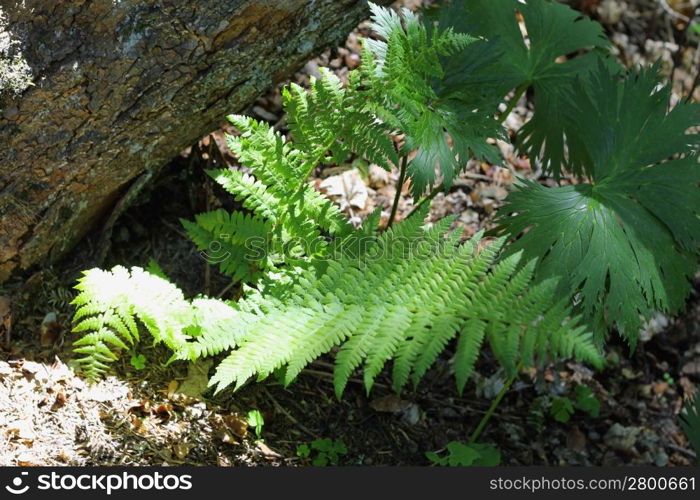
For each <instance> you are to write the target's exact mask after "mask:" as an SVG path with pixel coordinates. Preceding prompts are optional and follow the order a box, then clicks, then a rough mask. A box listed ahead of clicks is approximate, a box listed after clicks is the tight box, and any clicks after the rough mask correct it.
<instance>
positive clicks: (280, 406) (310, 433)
mask: <svg viewBox="0 0 700 500" xmlns="http://www.w3.org/2000/svg"><path fill="white" fill-rule="evenodd" d="M262 390H263V392H264V393H265V395H266V396H267V397H268V398H269V399H270V401H272V404H273V406H274V407H275V409H276V410H277V411H279V412H280V413H282V414H283V415H284V416H285V417H287V418H288V419H289V420H290V421H291V422H292V423H293V424H294V425H296V426H297V427H299V429H301V430H302V431H304V432H305V433H307V434H308V435H309V436H311V437H313V438H315V439H318V438H319V436H318V434H316V433H315V432H313V431H311V430H309V428H307V427H306V426H304V425H303V424H302V423H301V422H299V421H298V420H297V419H296V418H294V416H292V414H291V413H289V412H288V411H287V410H285V409H284V407H283V406H282V405H281V404H279V403H278V402H277V400H276V399H275V397H274V396H273V395H272V394H271V393H270V391H268V390H267V387H264V386H263V388H262Z"/></svg>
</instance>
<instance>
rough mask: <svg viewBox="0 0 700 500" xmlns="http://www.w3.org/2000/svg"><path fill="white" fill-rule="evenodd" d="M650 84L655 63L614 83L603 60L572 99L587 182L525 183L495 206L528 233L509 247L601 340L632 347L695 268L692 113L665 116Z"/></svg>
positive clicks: (699, 119)
mask: <svg viewBox="0 0 700 500" xmlns="http://www.w3.org/2000/svg"><path fill="white" fill-rule="evenodd" d="M657 85H658V81H657V78H656V71H655V68H651V69H648V70H643V71H639V72H635V73H633V74H631V75H630V76H629V77H627V78H626V79H625V80H624V81H620V80H619V79H618V78H617V77H615V76H614V75H612V74H610V72H609V71H608V70H607V69H606V68H605V67H603V66H602V65H601V66H600V67H599V68H598V69H597V70H596V71H595V72H594V73H592V75H591V77H590V80H589V81H588V82H587V83H586V82H584V83H583V84H582V85H581V86H579V92H578V93H577V97H576V102H575V103H574V104H575V106H576V109H577V110H578V111H577V114H576V121H577V122H578V123H579V130H578V135H579V137H580V140H581V146H582V147H583V148H585V152H586V161H585V162H584V171H585V173H586V174H588V176H589V178H590V179H591V180H592V183H591V184H579V185H576V186H564V187H558V188H545V187H542V186H540V185H539V184H536V183H533V182H523V183H522V184H521V185H520V187H519V188H518V189H517V190H516V191H515V192H514V193H513V194H512V195H511V196H510V197H509V198H508V199H507V205H506V206H505V207H504V208H503V209H502V210H501V217H500V222H501V224H502V226H503V227H504V228H505V230H506V232H507V233H508V234H509V235H510V236H512V237H516V236H517V235H519V234H520V233H522V232H523V231H526V230H527V231H526V232H525V234H524V235H523V236H522V237H521V238H520V239H519V240H517V241H516V242H515V243H514V244H513V245H512V246H511V247H510V248H509V251H510V252H516V251H518V250H520V249H522V250H524V252H525V255H526V256H528V257H539V258H540V259H541V260H540V264H539V266H538V275H539V276H540V277H541V278H550V277H554V276H560V277H561V278H562V281H561V282H560V283H561V287H562V289H561V291H562V292H576V293H577V298H578V300H580V307H581V309H582V310H583V312H584V313H585V315H586V316H587V317H589V318H590V319H592V320H594V321H595V324H596V326H597V331H598V333H599V340H602V333H603V332H604V331H605V327H606V326H607V327H611V326H613V325H614V326H617V328H618V330H619V331H620V332H621V333H622V334H623V335H624V336H625V337H626V338H627V339H628V340H629V342H630V344H631V345H634V343H635V341H636V339H637V334H638V330H639V328H640V325H641V322H640V321H641V320H640V316H643V317H649V315H650V314H651V313H652V312H654V311H657V310H660V311H665V312H669V313H674V312H677V311H679V310H680V309H681V308H682V306H683V303H684V299H685V297H686V295H687V293H688V291H689V278H690V277H692V275H693V274H694V272H695V269H696V266H697V253H698V244H699V243H700V219H699V218H698V217H699V215H700V193H698V183H699V182H700V166H699V165H698V160H697V156H696V155H695V154H694V153H695V149H696V148H697V144H698V135H697V134H687V133H686V131H687V130H688V129H689V128H690V127H692V126H694V125H698V124H699V123H700V112H699V111H700V110H699V107H698V106H697V105H691V104H686V103H682V104H679V105H677V106H676V107H675V108H674V109H673V110H672V111H671V112H668V113H667V111H666V107H667V103H668V100H669V97H670V95H669V91H668V89H662V90H656V88H657ZM592 89H595V90H592ZM672 155H675V156H676V158H675V159H673V160H670V161H665V162H664V160H666V159H667V158H669V157H671V156H672ZM679 155H680V156H679ZM511 214H515V215H514V216H512V217H511V216H509V215H511Z"/></svg>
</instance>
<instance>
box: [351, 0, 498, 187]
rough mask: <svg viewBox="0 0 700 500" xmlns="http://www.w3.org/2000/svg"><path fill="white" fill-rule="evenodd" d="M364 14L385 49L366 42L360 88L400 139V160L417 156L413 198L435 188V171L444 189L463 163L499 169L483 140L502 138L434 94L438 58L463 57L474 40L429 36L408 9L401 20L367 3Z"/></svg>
mask: <svg viewBox="0 0 700 500" xmlns="http://www.w3.org/2000/svg"><path fill="white" fill-rule="evenodd" d="M370 8H371V10H372V20H373V21H374V24H373V29H374V30H375V31H376V32H377V33H378V34H379V35H380V36H381V37H382V38H384V41H382V40H374V39H368V40H366V41H365V48H366V50H365V51H364V53H363V64H362V66H363V67H362V71H361V72H360V73H358V75H360V76H361V77H363V78H362V81H363V83H364V84H365V85H367V86H369V87H370V88H373V89H380V95H379V96H378V97H377V98H376V100H377V101H378V102H377V104H374V108H375V112H376V113H377V115H378V117H379V118H380V119H382V120H383V121H385V122H386V123H388V124H389V125H390V126H392V127H393V128H395V129H397V130H398V131H400V132H402V133H404V134H405V144H404V148H403V149H404V150H403V153H404V154H408V153H409V152H411V151H413V150H416V154H415V156H414V157H413V159H412V160H411V162H410V164H409V167H408V174H409V176H410V177H411V180H412V188H411V189H412V193H413V196H414V197H419V196H420V195H421V194H422V193H423V192H424V191H425V190H426V188H428V187H430V186H432V185H433V184H434V183H435V181H436V178H435V168H436V166H439V169H440V172H441V174H442V177H443V183H444V184H445V186H448V187H449V186H450V185H451V183H452V180H453V179H454V177H455V176H456V175H457V173H458V172H459V171H460V170H461V169H462V168H463V167H464V166H465V165H466V161H467V159H468V158H469V157H471V156H476V157H479V158H483V159H488V160H490V161H493V162H498V156H497V154H496V149H495V148H494V147H493V146H492V145H490V144H488V143H487V139H488V138H492V137H501V136H502V135H503V132H502V130H501V129H500V126H499V125H498V123H497V122H496V121H495V120H493V118H492V117H490V116H489V115H488V112H485V109H484V107H482V106H481V103H475V102H474V101H473V100H470V101H464V100H461V99H456V98H455V96H454V95H452V94H449V93H441V94H439V93H438V92H436V90H435V88H436V87H439V86H440V85H441V83H442V81H443V80H444V78H445V72H444V69H443V65H442V58H444V57H446V56H451V55H454V54H457V53H459V52H460V51H463V50H464V49H465V48H467V47H468V46H469V45H471V44H472V43H474V42H475V41H476V38H474V37H472V36H470V35H468V34H465V33H457V32H455V31H454V30H453V29H452V28H447V29H428V28H427V27H426V26H425V25H423V24H422V23H421V22H420V20H419V19H418V17H417V16H415V15H414V14H413V13H412V12H411V11H409V10H408V9H404V10H403V13H402V14H403V15H402V16H401V17H400V16H399V15H398V14H396V13H395V12H393V11H391V10H388V9H383V8H381V7H379V6H377V5H374V4H371V3H370ZM402 18H403V19H402ZM486 111H488V110H486ZM448 136H449V138H450V139H451V141H452V143H453V146H452V147H450V142H449V139H448Z"/></svg>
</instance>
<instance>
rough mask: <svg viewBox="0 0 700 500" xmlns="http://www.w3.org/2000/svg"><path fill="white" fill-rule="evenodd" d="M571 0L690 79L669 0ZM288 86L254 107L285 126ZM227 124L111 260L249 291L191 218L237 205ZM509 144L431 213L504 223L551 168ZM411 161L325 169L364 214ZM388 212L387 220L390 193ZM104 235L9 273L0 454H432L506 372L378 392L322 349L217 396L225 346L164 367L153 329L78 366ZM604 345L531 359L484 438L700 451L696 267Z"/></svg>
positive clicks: (323, 180) (362, 31) (480, 410)
mask: <svg viewBox="0 0 700 500" xmlns="http://www.w3.org/2000/svg"><path fill="white" fill-rule="evenodd" d="M404 3H409V4H411V6H416V5H417V4H419V3H420V2H417V1H413V2H404ZM573 3H578V4H579V6H581V7H582V8H586V9H588V13H590V14H591V15H593V16H594V17H595V18H597V19H598V20H599V21H601V22H602V23H603V24H604V26H605V27H606V29H607V30H608V33H609V35H610V36H611V39H612V40H613V43H614V45H615V50H616V51H617V54H618V56H619V57H620V59H621V60H622V61H624V62H625V63H626V64H628V65H634V64H639V63H644V64H648V63H649V62H651V61H654V60H656V59H657V58H659V57H661V58H662V61H663V62H662V70H663V71H665V72H666V74H670V73H671V70H672V68H673V57H674V54H679V55H680V57H678V58H677V59H678V61H679V63H678V64H677V68H676V71H675V72H674V76H675V79H674V82H675V87H674V88H675V89H676V95H677V96H681V95H684V94H683V92H684V90H683V89H688V88H691V87H692V80H693V76H694V73H693V72H692V71H690V69H692V68H693V65H694V64H696V65H697V59H695V60H694V58H696V57H697V52H696V50H695V48H694V47H681V49H680V51H679V49H678V47H677V45H675V43H674V42H673V35H674V28H673V27H674V26H675V25H676V24H677V20H674V19H673V18H671V17H669V15H668V14H666V13H665V11H663V10H661V11H660V10H659V3H658V2H655V1H652V0H648V1H647V0H640V1H639V2H627V3H625V2H621V1H613V0H602V1H596V0H587V1H580V2H573ZM368 34H369V30H368V25H367V24H366V23H364V24H362V25H360V26H359V27H358V29H357V30H356V31H355V32H354V33H353V34H351V35H350V37H349V38H348V40H347V42H346V44H345V46H344V47H339V48H337V49H335V50H332V51H328V52H327V53H325V54H323V55H321V56H320V57H319V58H317V59H315V60H313V61H311V62H309V63H308V64H307V65H306V66H305V67H304V69H303V70H302V71H301V72H299V73H298V74H296V75H295V77H294V78H293V81H296V82H297V83H300V84H302V85H304V84H308V79H309V75H317V74H318V71H319V70H318V68H319V67H320V66H328V67H330V68H331V69H332V70H333V71H334V72H335V73H336V74H338V76H340V77H341V79H345V78H347V74H348V71H349V70H350V69H353V68H355V67H356V66H357V65H358V64H359V61H360V59H359V51H360V50H359V49H360V45H359V41H358V36H367V35H368ZM676 36H678V34H677V33H676ZM694 61H695V62H694ZM280 88H281V87H280V86H278V87H275V88H274V89H271V90H270V91H269V93H268V94H267V95H265V96H263V97H261V98H260V99H258V101H257V102H256V103H255V104H254V105H253V106H251V108H250V109H249V110H248V112H249V113H250V114H251V115H252V116H254V117H256V118H259V119H264V120H267V121H270V122H271V123H274V124H275V126H276V127H277V128H279V129H281V130H284V129H285V123H284V118H283V115H282V111H281V97H280ZM697 97H698V95H697V94H696V98H697ZM529 115H530V103H529V102H528V96H524V97H523V98H522V100H521V101H520V102H519V104H518V106H517V107H516V108H515V112H514V113H513V114H512V115H511V117H510V118H509V120H508V121H506V126H507V127H508V128H509V129H510V130H517V129H518V128H519V127H520V124H521V123H522V122H523V121H525V120H527V119H528V117H529ZM227 131H230V129H229V128H228V127H227V126H223V127H222V128H221V129H220V130H217V131H215V132H213V133H211V134H209V135H208V136H206V137H204V138H203V139H202V140H201V141H199V142H198V143H197V144H196V145H194V146H193V147H192V148H189V149H188V150H187V151H184V152H183V153H182V155H181V156H180V157H178V158H176V159H174V160H173V162H172V164H171V165H170V166H169V167H168V168H166V169H165V171H164V173H163V175H162V176H161V177H160V178H159V179H158V180H157V181H156V182H155V183H154V184H153V185H152V186H151V187H150V188H149V189H148V191H147V192H144V193H142V195H141V196H140V198H139V200H138V201H137V203H136V204H135V205H134V206H133V207H132V208H131V209H129V211H128V212H127V213H126V214H125V215H124V216H123V217H122V218H121V219H120V221H119V222H118V224H117V226H116V227H115V230H114V233H113V240H112V246H111V249H110V252H109V254H108V257H107V260H106V262H104V263H103V267H110V266H112V265H116V264H121V265H125V266H131V265H139V266H146V265H147V263H148V261H149V259H150V258H153V259H155V260H156V261H157V262H158V263H159V264H160V266H161V267H162V268H163V270H164V271H165V272H166V274H168V275H169V276H170V277H171V278H172V279H173V280H174V281H175V282H176V283H178V285H180V286H181V287H182V288H183V289H184V290H185V291H186V292H187V293H188V294H190V295H195V294H197V293H206V294H210V295H213V296H218V295H220V294H221V295H222V296H223V297H225V298H231V297H232V296H233V294H235V293H236V290H235V289H233V290H231V289H229V288H228V286H227V284H228V282H227V281H226V279H225V278H224V277H222V276H220V275H218V274H217V273H216V272H215V271H214V270H213V269H209V270H207V267H208V264H207V263H206V262H205V261H204V260H203V259H202V258H201V257H200V255H199V254H198V253H197V252H196V250H195V248H194V247H193V245H192V244H191V243H190V242H189V241H188V239H187V238H186V236H185V234H184V231H183V230H182V229H181V225H180V223H179V220H178V219H179V218H188V219H191V218H192V217H193V215H194V214H196V213H198V212H203V211H205V210H210V209H213V208H216V207H219V206H224V207H227V208H231V205H230V204H231V201H230V197H228V196H227V195H226V194H225V193H224V192H223V191H221V190H220V189H219V188H218V187H217V186H215V185H213V183H212V182H210V181H209V180H208V178H207V177H206V176H205V175H204V174H203V169H204V168H213V167H223V166H226V165H235V164H236V162H235V158H234V157H233V156H232V155H231V153H230V152H229V151H228V149H227V148H226V144H225V139H224V134H225V133H226V132H227ZM498 145H499V147H500V149H501V151H502V153H503V157H504V159H505V163H504V166H501V167H498V166H494V165H487V164H477V163H473V164H470V165H469V168H468V169H467V171H466V172H465V173H463V174H462V176H461V177H460V178H459V179H458V181H457V182H455V184H454V185H453V187H452V188H451V190H450V192H449V193H447V194H446V195H438V196H437V197H436V199H435V200H434V202H433V205H432V208H431V212H430V220H432V221H436V220H438V219H440V218H442V217H444V216H445V215H449V214H457V216H458V217H457V221H456V223H455V228H456V230H461V231H462V232H463V234H464V236H465V237H468V236H471V235H472V234H473V233H474V232H476V231H478V230H479V229H481V228H488V227H490V225H491V224H492V215H493V213H494V211H495V210H496V209H497V208H498V207H499V206H500V204H501V203H502V201H503V199H504V198H505V197H506V195H507V194H508V191H509V187H510V185H511V184H512V182H513V180H514V177H515V175H518V176H524V177H527V178H530V179H536V180H538V181H540V182H549V181H548V180H547V179H544V177H543V175H542V172H541V171H540V170H539V169H538V167H537V165H531V164H530V161H529V159H528V158H526V157H523V156H519V155H518V153H517V151H516V150H515V149H514V148H513V146H512V145H510V144H507V143H505V142H503V143H499V144H498ZM397 177H398V176H397V173H396V172H385V171H383V170H381V169H379V168H378V167H374V166H367V167H362V166H360V168H346V169H327V170H325V171H322V172H317V177H316V179H315V183H316V186H317V188H318V189H319V190H321V191H323V192H325V193H326V194H327V195H328V196H330V197H331V198H333V199H334V200H336V201H337V202H338V203H339V204H340V205H341V207H342V208H343V209H344V211H345V212H346V213H347V214H348V216H350V217H351V218H352V220H353V221H354V222H358V223H359V221H361V220H362V218H363V217H364V216H366V215H367V214H368V213H370V212H371V211H373V210H374V208H375V207H377V206H379V205H382V206H384V207H385V209H386V208H387V207H388V206H389V205H390V203H391V200H392V199H393V197H394V194H395V191H394V185H395V182H396V179H397ZM407 193H408V191H407V189H406V188H404V196H403V197H402V199H401V203H400V205H399V217H398V219H401V218H402V217H405V216H406V215H407V214H408V213H409V212H410V211H411V209H412V207H413V204H412V200H411V198H410V196H408V194H407ZM383 215H384V219H383V221H384V223H386V219H387V218H388V210H385V213H384V214H383ZM99 235H100V234H99V230H98V231H96V232H95V233H94V234H93V235H91V236H90V237H88V238H87V239H86V240H85V241H84V243H83V244H82V245H81V246H80V247H79V248H78V249H77V250H76V252H75V254H74V255H73V256H72V257H71V258H70V259H68V260H66V261H65V262H63V263H61V264H60V265H57V266H54V267H53V268H47V269H43V270H41V271H39V272H37V273H35V274H33V275H31V276H28V277H26V279H24V280H22V281H21V282H19V281H18V282H17V283H14V284H11V285H10V289H11V290H12V296H13V299H14V300H13V303H12V305H11V306H4V305H3V304H4V303H3V302H2V301H0V323H1V322H2V318H3V316H4V313H5V312H7V313H8V316H7V317H9V315H11V316H12V319H13V323H14V324H13V328H12V338H13V342H12V344H11V348H10V349H9V350H8V351H5V352H0V465H61V464H64V465H102V464H114V465H117V464H120V465H161V464H162V465H180V464H187V465H222V466H226V465H308V464H310V463H311V461H312V459H313V458H314V456H313V455H312V456H311V457H300V456H298V455H297V449H298V447H299V446H301V445H304V444H306V445H308V444H309V443H310V442H312V441H314V440H320V439H325V438H329V439H332V440H335V441H341V442H342V443H343V444H344V445H345V448H346V450H347V451H346V453H345V454H341V456H340V457H339V463H340V464H342V465H427V464H428V463H429V461H428V460H427V459H426V457H425V452H426V451H436V450H441V449H444V447H445V445H446V443H448V442H449V441H452V440H456V441H460V440H461V441H466V440H467V438H468V436H469V435H470V433H471V432H472V431H473V429H474V427H475V426H476V425H477V423H478V421H479V420H480V419H481V417H482V416H483V415H484V414H485V412H486V411H487V408H488V407H489V405H490V403H491V401H492V400H493V398H494V397H495V396H496V394H497V393H498V392H499V390H500V389H501V387H502V386H503V383H504V377H503V374H502V373H501V372H500V371H499V370H498V369H497V368H496V363H495V362H494V360H492V359H490V358H489V357H488V354H485V355H484V356H482V358H481V360H480V361H479V365H478V375H476V376H475V377H474V383H471V384H469V385H468V389H467V391H466V392H465V394H463V395H461V396H458V395H457V391H456V390H455V388H454V387H455V386H454V381H453V377H452V373H451V361H450V356H449V352H446V353H445V354H444V355H443V357H441V358H440V360H439V361H438V362H437V363H436V365H435V367H434V368H433V369H432V370H431V371H430V372H429V373H428V374H427V375H426V377H425V378H424V380H423V381H422V382H421V384H420V385H419V386H418V387H417V389H416V390H415V391H412V392H406V393H403V394H402V395H401V396H400V397H398V396H396V395H395V394H394V393H393V392H392V391H391V389H390V383H389V380H388V379H382V378H381V377H380V378H379V379H378V383H376V384H375V387H374V389H373V392H372V394H371V395H370V396H367V395H366V394H365V391H364V388H363V385H362V381H361V380H359V379H353V380H351V382H350V385H349V388H348V390H347V391H346V393H345V395H344V397H343V399H342V400H341V401H337V400H336V399H335V397H334V394H333V386H332V380H331V377H332V365H331V363H330V360H329V359H326V358H322V359H321V360H319V361H316V362H314V363H313V364H312V365H310V367H309V368H308V369H306V370H304V371H303V372H302V373H301V375H300V376H299V378H298V380H297V381H296V382H295V383H294V384H293V385H291V386H290V387H288V388H284V387H282V386H281V385H279V384H275V383H273V382H267V383H262V384H251V385H248V386H246V387H244V388H243V389H241V390H240V391H239V392H236V393H232V392H231V391H224V392H223V393H221V394H220V395H218V396H216V397H214V396H212V394H211V392H210V391H209V392H208V391H207V388H206V384H207V374H208V371H209V368H210V367H211V366H212V361H205V362H198V363H196V364H190V365H186V364H184V363H175V364H172V365H169V366H167V367H166V366H164V363H165V361H166V360H167V358H168V352H167V350H166V349H165V348H162V347H159V346H155V347H152V346H148V345H146V343H145V342H144V343H142V347H140V349H141V352H143V353H144V354H145V356H146V359H147V363H146V366H145V367H144V368H142V369H140V370H137V369H136V368H134V367H133V366H131V364H130V363H129V360H128V359H127V358H125V359H122V360H121V361H120V362H119V363H116V366H115V373H114V374H113V375H111V376H109V377H107V378H106V379H104V380H102V381H100V382H99V383H96V384H88V383H87V382H86V381H85V380H83V379H82V378H81V377H80V376H79V375H77V374H76V373H75V372H74V371H73V370H72V368H71V366H72V364H71V360H72V358H73V355H72V352H71V349H72V339H73V335H72V334H71V333H70V318H71V315H72V308H71V306H70V305H69V302H70V300H71V299H72V297H73V291H72V288H71V287H72V286H73V285H74V284H75V280H76V278H77V277H78V276H79V274H80V271H81V270H83V269H85V268H88V267H92V265H94V262H95V255H96V254H97V248H96V246H97V242H98V240H99ZM1 298H2V297H0V299H1ZM3 307H6V308H7V309H8V310H7V311H5V312H3V310H2V308H3ZM607 361H608V362H607V366H606V368H605V369H604V370H602V371H598V372H595V371H592V370H590V369H588V368H587V367H585V366H583V365H580V364H577V363H563V364H560V365H556V366H550V367H547V368H546V369H545V370H540V371H536V370H531V371H527V372H523V373H522V374H521V376H520V377H519V380H518V381H517V382H516V383H515V384H514V386H513V388H512V390H511V391H509V393H508V394H507V395H506V396H505V399H504V400H503V402H502V403H501V405H500V406H499V408H498V410H497V412H496V415H495V417H494V418H493V419H492V420H491V421H490V423H489V425H488V427H487V428H486V430H485V432H484V433H483V434H482V437H481V439H480V441H483V442H492V443H495V444H496V445H497V446H498V447H499V448H500V449H501V452H502V456H503V461H502V463H503V465H621V464H650V465H658V466H664V465H688V464H691V463H692V462H693V461H694V460H695V454H694V452H693V451H692V450H691V448H690V447H689V445H688V444H687V442H686V440H685V438H684V436H683V433H682V432H681V430H680V428H679V421H678V414H679V411H680V408H681V406H682V404H683V401H684V398H687V397H689V396H690V395H691V394H692V393H693V392H694V390H695V389H694V386H696V385H698V384H700V279H698V280H696V283H695V287H694V291H693V292H692V294H691V296H690V298H689V301H688V308H687V311H686V313H685V314H684V315H683V316H681V317H679V318H675V319H673V318H666V317H664V316H661V315H659V316H658V317H656V318H655V319H654V320H653V321H651V322H650V324H649V325H648V326H647V327H646V329H645V331H644V333H643V341H642V342H641V344H640V345H639V346H638V347H637V349H636V350H635V351H634V352H633V353H631V354H630V352H629V349H628V347H627V346H626V344H625V343H624V342H623V341H621V340H619V339H618V338H616V337H615V336H613V337H612V338H611V340H610V345H609V348H608V353H607ZM579 385H583V386H586V387H588V388H589V389H590V390H591V391H592V393H593V394H594V395H595V398H596V399H597V400H598V402H599V403H600V411H599V415H598V416H597V417H594V416H591V415H589V414H587V413H586V412H584V411H581V410H580V409H577V410H576V411H575V412H574V413H573V415H572V416H571V418H570V420H569V421H567V422H560V421H557V420H556V419H555V418H553V416H552V411H551V404H552V401H553V400H555V399H557V398H561V397H565V396H566V397H569V398H571V399H572V400H575V391H576V387H577V386H579ZM252 410H258V411H259V412H260V413H261V414H262V416H263V419H264V425H263V426H262V428H261V429H258V430H259V431H261V432H260V435H259V436H258V435H256V429H255V426H254V425H251V423H250V422H249V420H248V414H249V412H250V411H252Z"/></svg>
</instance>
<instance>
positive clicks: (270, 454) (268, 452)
mask: <svg viewBox="0 0 700 500" xmlns="http://www.w3.org/2000/svg"><path fill="white" fill-rule="evenodd" d="M255 448H256V449H257V450H258V451H259V452H260V453H262V454H263V455H265V458H281V457H282V455H280V454H279V453H277V452H276V451H274V450H272V449H271V448H270V447H269V446H267V445H266V444H265V443H263V442H262V441H257V442H256V443H255Z"/></svg>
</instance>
